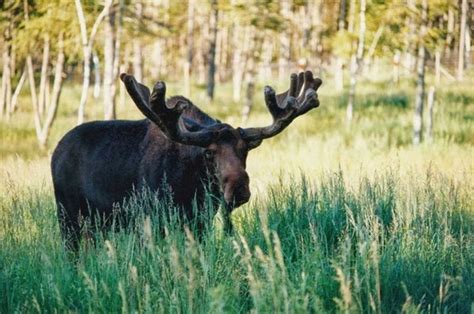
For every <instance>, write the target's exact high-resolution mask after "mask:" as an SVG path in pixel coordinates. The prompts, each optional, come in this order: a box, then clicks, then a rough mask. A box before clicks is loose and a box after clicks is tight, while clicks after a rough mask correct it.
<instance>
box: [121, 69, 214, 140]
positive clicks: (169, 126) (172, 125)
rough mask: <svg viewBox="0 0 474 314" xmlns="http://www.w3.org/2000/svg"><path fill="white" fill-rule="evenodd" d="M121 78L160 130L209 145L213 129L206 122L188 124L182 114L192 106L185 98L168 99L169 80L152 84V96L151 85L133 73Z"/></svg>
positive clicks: (135, 100)
mask: <svg viewBox="0 0 474 314" xmlns="http://www.w3.org/2000/svg"><path fill="white" fill-rule="evenodd" d="M120 78H121V80H122V81H123V82H124V84H125V87H126V89H127V91H128V93H129V94H130V96H131V97H132V99H133V101H134V102H135V104H136V105H137V107H138V109H140V111H141V112H142V113H143V114H144V115H145V116H146V117H147V118H149V119H150V120H151V121H152V122H154V123H155V124H156V125H157V126H158V127H159V128H160V130H161V131H163V133H164V134H165V135H166V136H167V137H168V138H169V139H171V140H173V141H176V142H178V143H182V144H189V145H196V146H202V147H205V146H208V145H209V144H210V143H211V142H212V140H213V136H214V132H213V131H211V130H208V129H206V128H205V127H204V126H200V125H199V126H200V127H199V128H197V127H196V125H197V123H195V124H196V125H194V126H193V129H194V130H195V131H194V130H193V131H192V132H190V131H189V130H188V128H187V127H186V123H189V121H184V120H185V118H182V117H181V115H182V113H183V111H184V110H185V109H186V108H187V107H188V106H189V103H188V102H186V101H184V100H181V99H179V100H176V99H174V100H173V101H168V102H167V101H166V84H165V83H164V82H163V81H159V82H157V83H156V84H155V86H154V87H153V92H152V94H151V96H150V92H149V91H148V88H147V87H146V86H144V85H142V84H140V83H138V82H137V81H136V79H135V78H134V77H133V76H132V75H128V74H125V73H122V74H121V75H120Z"/></svg>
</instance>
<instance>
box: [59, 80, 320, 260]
mask: <svg viewBox="0 0 474 314" xmlns="http://www.w3.org/2000/svg"><path fill="white" fill-rule="evenodd" d="M120 79H121V80H122V82H123V83H124V85H125V88H126V90H127V92H128V93H129V95H130V97H131V98H132V100H133V102H134V103H135V105H136V106H137V107H138V109H139V110H140V111H141V112H142V113H143V114H144V115H145V117H146V118H147V119H144V120H138V121H126V120H114V121H93V122H88V123H84V124H82V125H79V126H77V127H75V128H74V129H72V130H71V131H69V132H68V133H67V134H66V135H65V136H64V137H63V138H62V139H61V140H60V142H59V143H58V145H57V147H56V149H55V151H54V153H53V155H52V160H51V171H52V179H53V185H54V193H55V198H56V204H57V211H58V220H59V226H60V231H61V236H62V239H63V241H64V243H65V246H66V248H68V249H71V250H74V251H77V250H78V246H79V242H80V239H81V234H82V231H81V230H82V228H83V224H84V221H87V220H90V221H95V220H96V218H101V219H103V220H101V221H102V222H101V224H104V226H105V225H106V221H107V220H110V219H111V218H112V217H113V216H114V215H115V214H116V213H115V210H114V205H115V204H117V203H121V202H122V201H123V200H124V199H127V197H129V196H130V195H131V192H132V191H133V190H134V189H139V188H142V187H147V188H149V189H150V190H152V191H157V190H159V189H160V188H161V187H162V186H163V182H164V179H165V178H166V186H167V187H168V190H169V191H170V193H171V195H172V196H171V198H172V200H173V203H174V204H175V205H176V207H177V208H179V210H180V211H179V215H181V216H183V217H184V218H186V219H189V220H192V219H193V218H194V216H195V215H196V211H195V210H193V206H192V205H193V202H197V203H198V204H200V202H203V199H204V197H205V193H206V191H208V190H206V188H207V189H209V188H208V187H206V186H207V185H210V190H211V193H213V194H214V195H216V196H217V197H218V198H220V199H221V200H222V202H221V203H222V204H224V207H225V212H226V213H227V214H228V215H230V213H231V212H232V210H233V209H235V208H237V207H239V206H241V205H242V204H244V203H246V202H248V201H249V199H250V190H249V176H248V174H247V172H246V170H245V168H246V160H247V154H248V152H249V151H250V150H251V149H254V148H256V147H257V146H259V145H260V144H261V143H262V141H263V140H264V139H267V138H270V137H273V136H275V135H277V134H278V133H280V132H281V131H283V130H284V129H285V128H286V127H287V126H288V125H289V124H290V123H291V122H292V121H293V120H294V119H295V118H297V117H298V116H301V115H303V114H305V113H306V112H308V111H309V110H311V109H313V108H316V107H318V106H319V100H318V96H317V90H318V88H319V87H320V85H321V84H322V81H321V80H320V79H319V78H314V77H313V74H312V72H311V71H306V72H301V73H299V74H298V75H297V74H295V73H293V74H292V75H291V79H290V87H289V89H288V90H287V91H286V92H283V93H281V94H276V93H275V91H274V89H273V88H271V87H270V86H266V87H265V88H264V97H265V103H266V106H267V108H268V110H269V111H270V114H271V115H272V117H273V123H272V124H271V125H269V126H266V127H255V128H240V127H238V128H234V127H232V126H231V125H229V124H226V123H221V122H220V121H219V120H217V119H214V118H212V117H210V116H209V115H207V114H206V113H204V112H203V111H201V110H200V109H199V108H198V107H197V106H195V105H194V104H193V103H192V102H191V101H190V100H189V99H186V98H185V97H182V96H173V97H170V98H169V99H166V85H165V83H164V82H163V81H159V82H157V83H156V84H155V86H154V88H153V91H152V92H151V94H150V90H149V89H148V88H147V87H146V86H144V85H142V84H140V83H138V82H137V81H136V79H135V78H134V77H133V76H132V75H128V74H125V73H122V74H121V75H120ZM198 208H200V207H198ZM97 220H98V219H97ZM106 228H107V227H106ZM228 228H230V227H228Z"/></svg>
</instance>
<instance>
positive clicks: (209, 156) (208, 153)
mask: <svg viewBox="0 0 474 314" xmlns="http://www.w3.org/2000/svg"><path fill="white" fill-rule="evenodd" d="M204 156H205V157H206V159H212V158H213V157H214V152H213V151H212V150H209V149H206V150H205V151H204Z"/></svg>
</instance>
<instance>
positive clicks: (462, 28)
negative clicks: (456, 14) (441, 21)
mask: <svg viewBox="0 0 474 314" xmlns="http://www.w3.org/2000/svg"><path fill="white" fill-rule="evenodd" d="M466 19H467V0H462V3H461V21H460V25H459V52H458V53H459V56H458V71H457V75H456V78H457V79H458V81H462V80H463V77H464V57H465V49H466Z"/></svg>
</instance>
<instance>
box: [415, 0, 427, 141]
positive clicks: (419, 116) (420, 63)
mask: <svg viewBox="0 0 474 314" xmlns="http://www.w3.org/2000/svg"><path fill="white" fill-rule="evenodd" d="M427 24H428V2H427V0H423V1H422V7H421V23H420V32H419V43H418V57H417V80H416V96H415V97H416V98H415V114H414V117H413V144H414V145H419V144H420V143H421V141H422V138H423V137H422V135H423V134H422V132H423V106H424V101H425V65H426V47H425V42H424V37H425V36H426V32H427V26H428V25H427Z"/></svg>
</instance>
